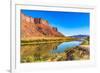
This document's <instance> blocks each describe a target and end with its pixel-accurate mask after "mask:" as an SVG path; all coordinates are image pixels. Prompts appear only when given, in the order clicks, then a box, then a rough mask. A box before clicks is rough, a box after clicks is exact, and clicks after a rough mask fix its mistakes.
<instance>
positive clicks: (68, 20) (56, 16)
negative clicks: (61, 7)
mask: <svg viewBox="0 0 100 73" xmlns="http://www.w3.org/2000/svg"><path fill="white" fill-rule="evenodd" d="M21 12H22V13H23V14H25V15H27V16H31V17H33V18H43V19H45V20H47V21H48V22H49V24H50V25H51V26H53V27H57V29H58V31H59V32H61V33H63V34H64V35H65V36H71V35H79V34H81V35H89V33H90V32H89V28H90V14H89V13H82V12H60V11H59V12H58V11H43V10H21Z"/></svg>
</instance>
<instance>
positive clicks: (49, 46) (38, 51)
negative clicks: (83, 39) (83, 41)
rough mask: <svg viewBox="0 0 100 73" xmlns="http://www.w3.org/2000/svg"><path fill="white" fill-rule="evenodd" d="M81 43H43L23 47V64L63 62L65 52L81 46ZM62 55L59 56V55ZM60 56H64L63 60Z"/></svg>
mask: <svg viewBox="0 0 100 73" xmlns="http://www.w3.org/2000/svg"><path fill="white" fill-rule="evenodd" d="M79 44H80V42H76V41H73V42H63V43H61V42H60V43H42V44H32V45H23V46H21V62H37V61H39V62H40V61H49V60H52V59H53V60H55V59H57V60H63V58H64V57H66V54H65V53H64V50H65V49H67V48H70V47H73V46H77V45H79ZM59 53H60V55H59V56H58V54H59ZM60 56H63V58H62V57H61V58H62V59H61V58H60Z"/></svg>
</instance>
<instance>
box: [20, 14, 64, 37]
mask: <svg viewBox="0 0 100 73" xmlns="http://www.w3.org/2000/svg"><path fill="white" fill-rule="evenodd" d="M27 37H64V35H63V34H62V33H60V32H59V31H58V29H57V28H56V27H52V26H50V24H49V22H48V21H47V20H45V19H42V18H32V17H29V16H27V15H25V14H23V13H21V38H27Z"/></svg>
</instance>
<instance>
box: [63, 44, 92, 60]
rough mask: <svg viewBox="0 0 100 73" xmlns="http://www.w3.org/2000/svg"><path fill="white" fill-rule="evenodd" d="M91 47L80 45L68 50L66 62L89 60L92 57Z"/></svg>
mask: <svg viewBox="0 0 100 73" xmlns="http://www.w3.org/2000/svg"><path fill="white" fill-rule="evenodd" d="M89 49H90V48H89V45H80V46H76V47H73V48H71V49H69V50H66V51H65V52H66V60H88V59H89V57H90V51H89Z"/></svg>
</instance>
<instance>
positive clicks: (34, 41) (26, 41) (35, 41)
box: [21, 37, 78, 45]
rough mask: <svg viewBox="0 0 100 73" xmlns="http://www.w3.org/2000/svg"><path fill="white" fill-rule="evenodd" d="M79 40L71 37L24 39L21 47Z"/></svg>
mask: <svg viewBox="0 0 100 73" xmlns="http://www.w3.org/2000/svg"><path fill="white" fill-rule="evenodd" d="M74 40H78V39H76V38H71V37H34V38H22V39H21V45H31V44H41V43H54V42H69V41H74Z"/></svg>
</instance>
